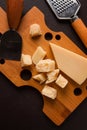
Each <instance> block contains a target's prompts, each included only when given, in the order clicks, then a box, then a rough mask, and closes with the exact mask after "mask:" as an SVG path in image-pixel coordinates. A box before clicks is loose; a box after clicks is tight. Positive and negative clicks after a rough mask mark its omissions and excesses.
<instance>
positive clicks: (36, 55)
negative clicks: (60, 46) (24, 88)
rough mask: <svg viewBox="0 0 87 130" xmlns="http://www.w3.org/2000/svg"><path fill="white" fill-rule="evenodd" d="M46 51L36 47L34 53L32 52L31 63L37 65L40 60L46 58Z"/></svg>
mask: <svg viewBox="0 0 87 130" xmlns="http://www.w3.org/2000/svg"><path fill="white" fill-rule="evenodd" d="M46 54H47V53H46V51H44V50H43V48H42V47H40V46H39V47H37V49H36V51H35V52H34V54H33V56H32V61H33V63H34V64H37V63H38V62H39V61H40V60H42V59H44V57H45V56H46Z"/></svg>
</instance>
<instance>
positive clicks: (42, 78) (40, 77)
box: [33, 73, 46, 84]
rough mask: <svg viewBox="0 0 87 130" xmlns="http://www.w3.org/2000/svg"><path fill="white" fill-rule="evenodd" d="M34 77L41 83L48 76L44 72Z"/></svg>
mask: <svg viewBox="0 0 87 130" xmlns="http://www.w3.org/2000/svg"><path fill="white" fill-rule="evenodd" d="M33 79H34V80H36V81H38V82H40V84H42V83H44V82H45V80H46V76H45V75H44V74H42V73H41V74H37V75H35V76H33Z"/></svg>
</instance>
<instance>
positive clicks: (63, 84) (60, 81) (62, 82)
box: [55, 74, 68, 88]
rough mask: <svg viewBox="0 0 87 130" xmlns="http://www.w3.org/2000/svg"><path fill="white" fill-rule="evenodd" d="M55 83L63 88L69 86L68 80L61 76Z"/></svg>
mask: <svg viewBox="0 0 87 130" xmlns="http://www.w3.org/2000/svg"><path fill="white" fill-rule="evenodd" d="M55 83H56V84H57V85H59V86H60V87H61V88H65V87H66V85H67V84H68V80H67V79H66V78H64V77H63V76H62V75H61V74H60V75H59V76H58V78H57V80H56V82H55Z"/></svg>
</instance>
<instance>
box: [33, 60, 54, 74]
mask: <svg viewBox="0 0 87 130" xmlns="http://www.w3.org/2000/svg"><path fill="white" fill-rule="evenodd" d="M54 69H55V61H54V60H51V59H45V60H40V61H39V62H38V63H37V64H36V70H37V72H50V71H53V70H54Z"/></svg>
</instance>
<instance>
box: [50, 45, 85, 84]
mask: <svg viewBox="0 0 87 130" xmlns="http://www.w3.org/2000/svg"><path fill="white" fill-rule="evenodd" d="M50 47H51V49H52V52H53V55H54V58H55V60H56V62H57V66H58V68H59V69H60V70H61V71H63V72H64V73H65V74H66V75H68V76H69V77H70V78H71V79H73V80H74V81H75V82H76V83H78V84H79V85H81V84H82V83H83V82H84V81H85V80H86V79H87V58H85V57H83V56H81V55H79V54H76V53H74V52H72V51H69V50H67V49H64V48H62V47H60V46H58V45H55V44H53V43H50Z"/></svg>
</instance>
